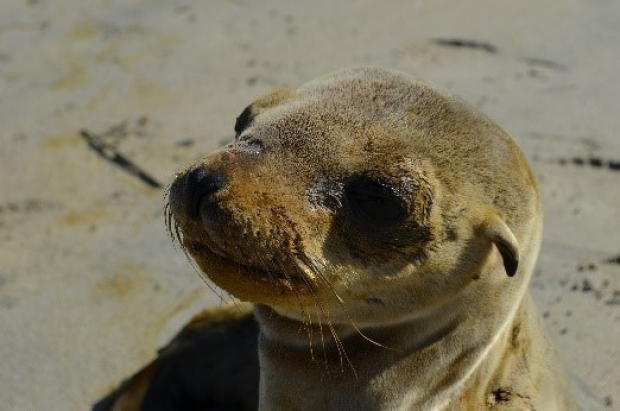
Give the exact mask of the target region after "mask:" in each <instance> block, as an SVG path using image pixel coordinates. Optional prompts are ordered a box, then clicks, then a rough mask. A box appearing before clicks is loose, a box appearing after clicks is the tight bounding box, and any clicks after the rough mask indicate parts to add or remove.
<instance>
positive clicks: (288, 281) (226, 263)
mask: <svg viewBox="0 0 620 411" xmlns="http://www.w3.org/2000/svg"><path fill="white" fill-rule="evenodd" d="M187 250H188V251H189V254H190V255H191V256H192V257H193V258H194V260H195V261H196V262H197V263H198V265H199V266H200V268H201V269H202V271H203V273H204V274H205V275H206V276H207V277H210V275H209V274H210V273H209V271H210V270H209V269H208V267H203V264H201V262H204V261H208V262H209V263H210V264H209V265H210V266H213V265H215V266H217V267H218V268H219V270H218V271H228V272H229V273H230V275H232V276H236V277H242V278H247V279H248V280H250V281H253V280H254V281H256V283H257V285H259V284H260V285H263V284H264V283H265V282H267V283H272V284H274V285H275V284H277V285H280V286H284V287H286V288H288V289H290V290H296V291H299V289H300V287H303V288H309V287H310V286H311V282H310V280H309V279H308V277H307V276H306V275H305V273H304V272H303V271H301V269H300V268H299V267H297V266H291V264H290V263H289V264H286V265H285V264H284V263H282V262H276V263H274V261H270V262H269V263H267V262H265V264H263V266H262V267H258V266H256V265H252V264H247V263H244V262H240V261H238V260H236V259H234V258H232V257H230V256H229V255H228V254H227V253H225V252H223V251H222V250H219V249H218V248H215V247H210V246H209V245H208V244H204V243H202V242H191V243H190V244H188V246H187ZM276 264H277V265H278V266H279V268H278V269H274V268H273V267H270V266H273V265H276Z"/></svg>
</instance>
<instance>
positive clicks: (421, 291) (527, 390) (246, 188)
mask: <svg viewBox="0 0 620 411" xmlns="http://www.w3.org/2000/svg"><path fill="white" fill-rule="evenodd" d="M235 131H236V134H237V135H236V138H235V140H234V142H232V143H231V144H229V145H227V146H225V147H223V148H221V149H219V150H217V151H215V152H214V153H211V154H209V155H208V156H206V157H204V158H203V159H202V160H200V161H199V162H198V163H197V164H194V165H192V166H191V167H189V168H188V169H187V170H185V171H183V172H181V173H179V174H178V175H177V177H176V179H175V180H174V182H173V183H172V185H171V188H170V193H169V214H170V218H171V225H172V228H173V231H174V232H176V233H178V237H179V240H180V243H181V244H182V247H183V249H184V250H186V252H187V253H188V254H189V255H191V257H192V258H193V259H194V260H195V261H196V263H197V264H198V266H199V267H200V269H201V270H202V271H203V272H204V273H205V274H206V275H207V276H208V277H209V278H210V279H211V280H213V281H214V282H215V283H216V284H218V285H219V286H220V287H222V288H223V289H225V290H226V291H228V292H229V293H231V294H232V295H234V296H236V297H238V298H239V299H241V300H244V301H249V302H252V303H254V317H255V319H256V321H257V322H258V324H259V329H260V331H259V332H258V357H259V363H260V383H259V408H260V409H262V410H294V409H298V410H322V409H333V410H344V409H359V410H362V409H363V410H545V411H548V410H570V409H573V408H574V405H573V402H572V399H571V397H570V394H569V389H568V384H567V380H566V378H565V375H564V370H563V368H562V366H561V365H560V361H559V360H558V357H557V355H556V353H555V350H554V349H553V347H552V345H551V343H550V341H549V339H548V337H547V334H546V333H545V331H544V329H543V324H542V321H541V319H540V317H539V315H538V313H537V311H536V309H535V307H534V305H533V303H532V300H531V298H530V296H529V295H528V294H527V286H528V283H529V280H530V277H531V274H532V270H533V267H534V264H535V262H536V257H537V253H538V249H539V245H540V238H541V229H542V209H541V203H540V196H539V193H538V189H537V184H536V181H535V178H534V176H533V174H532V171H531V170H530V168H529V166H528V164H527V162H526V160H525V159H524V157H523V155H522V154H521V152H520V150H519V149H518V148H517V146H516V145H515V143H514V142H513V141H512V139H511V138H510V137H509V136H508V134H507V133H506V132H505V131H504V130H502V129H501V128H500V127H499V126H498V125H496V124H495V123H494V122H493V121H491V120H490V119H489V118H488V117H486V116H485V115H484V114H482V113H480V112H479V111H478V110H477V109H475V108H474V107H472V106H470V105H468V104H466V103H464V102H462V101H460V100H459V99H457V98H455V97H453V96H451V95H449V94H447V93H444V92H441V91H438V90H436V89H434V88H432V87H431V86H429V85H428V84H426V83H424V82H422V81H419V80H415V79H413V78H411V77H409V76H407V75H404V74H400V73H397V72H394V71H390V70H384V69H377V68H360V69H348V70H343V71H339V72H336V73H334V74H331V75H328V76H325V77H321V78H319V79H317V80H314V81H312V82H310V83H307V84H305V85H303V86H302V87H300V88H298V89H291V90H282V91H277V92H275V93H272V94H269V95H267V96H266V97H263V98H260V99H258V100H256V101H255V102H254V103H252V104H251V105H250V106H249V107H248V108H246V109H245V110H244V111H243V113H241V115H240V116H239V118H238V119H237V123H236V125H235ZM221 378H223V379H226V378H227V375H222V376H221Z"/></svg>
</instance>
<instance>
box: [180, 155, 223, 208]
mask: <svg viewBox="0 0 620 411" xmlns="http://www.w3.org/2000/svg"><path fill="white" fill-rule="evenodd" d="M224 183H225V181H224V175H223V174H222V173H220V172H219V171H214V170H210V169H208V168H206V167H203V166H198V167H195V168H194V169H193V170H192V171H190V172H189V173H188V174H187V176H186V177H185V188H186V193H187V197H186V198H187V200H189V205H190V207H191V208H190V210H189V211H190V214H191V215H192V217H198V216H200V204H201V203H202V201H203V200H205V199H207V198H208V197H210V196H212V195H214V194H215V193H217V192H218V191H220V190H221V189H222V187H224Z"/></svg>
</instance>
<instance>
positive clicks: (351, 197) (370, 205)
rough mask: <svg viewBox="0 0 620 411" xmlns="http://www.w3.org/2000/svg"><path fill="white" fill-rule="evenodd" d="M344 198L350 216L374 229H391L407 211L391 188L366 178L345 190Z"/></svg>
mask: <svg viewBox="0 0 620 411" xmlns="http://www.w3.org/2000/svg"><path fill="white" fill-rule="evenodd" d="M345 198H346V200H347V204H348V207H349V210H350V211H351V213H352V215H353V216H354V217H355V218H357V219H358V220H361V222H363V223H365V224H367V225H371V226H375V227H393V226H396V225H399V224H401V223H402V222H403V221H404V220H405V218H406V216H407V210H406V208H405V204H404V202H403V200H402V199H400V198H399V197H398V196H397V195H396V194H395V193H394V190H393V189H392V187H390V186H389V185H387V184H383V183H380V182H377V181H374V180H371V179H370V178H367V177H362V178H358V179H356V180H354V181H352V182H351V183H349V184H348V185H347V186H346V188H345Z"/></svg>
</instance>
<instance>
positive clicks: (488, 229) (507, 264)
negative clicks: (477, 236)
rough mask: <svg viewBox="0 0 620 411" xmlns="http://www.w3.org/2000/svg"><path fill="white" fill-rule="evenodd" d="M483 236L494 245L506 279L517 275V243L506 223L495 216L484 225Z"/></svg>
mask: <svg viewBox="0 0 620 411" xmlns="http://www.w3.org/2000/svg"><path fill="white" fill-rule="evenodd" d="M483 228H484V236H485V237H486V238H487V239H489V240H490V241H492V242H493V244H495V246H496V247H497V249H498V250H499V253H500V254H501V256H502V259H503V260H504V268H505V269H506V274H508V277H513V276H514V275H515V274H516V273H517V268H518V266H519V243H518V242H517V239H516V238H515V236H514V234H512V231H511V230H510V228H508V226H507V225H506V223H505V222H504V221H503V220H502V219H501V218H499V217H498V216H497V215H495V216H493V218H491V220H490V221H487V222H485V223H484V227H483Z"/></svg>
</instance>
